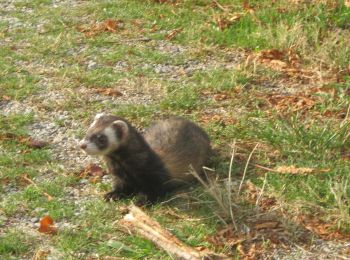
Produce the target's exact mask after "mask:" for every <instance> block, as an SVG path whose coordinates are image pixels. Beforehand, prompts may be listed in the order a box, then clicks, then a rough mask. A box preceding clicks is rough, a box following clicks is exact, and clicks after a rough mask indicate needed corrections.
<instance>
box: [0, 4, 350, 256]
mask: <svg viewBox="0 0 350 260" xmlns="http://www.w3.org/2000/svg"><path fill="white" fill-rule="evenodd" d="M218 2H219V3H220V6H218V5H215V4H214V3H213V1H207V0H196V1H187V0H184V1H166V3H162V4H161V3H158V1H153V0H152V1H151V0H149V1H144V2H142V3H140V2H139V1H126V0H122V1H118V3H116V2H115V1H109V0H104V1H93V2H82V3H79V4H78V5H75V4H69V3H68V2H67V3H65V2H63V3H60V4H57V5H56V6H53V5H52V3H51V1H16V2H15V4H14V8H13V9H1V8H0V9H1V11H0V14H2V15H3V16H4V17H6V19H4V20H3V21H2V22H0V41H3V42H5V43H6V44H2V45H1V46H0V60H2V62H1V64H0V77H1V79H2V80H1V83H0V109H4V111H7V110H8V109H9V108H10V109H9V110H10V112H6V113H4V116H2V117H0V148H1V149H0V183H1V185H0V194H1V195H0V227H1V228H0V230H1V231H0V255H1V257H2V258H4V259H8V258H13V257H14V258H26V257H32V256H33V255H34V254H36V253H38V252H40V250H46V248H50V251H51V254H53V255H57V256H58V257H61V258H68V259H79V258H89V257H95V256H96V255H98V257H102V258H103V257H109V256H117V257H125V258H132V259H138V258H161V259H167V258H170V257H169V256H168V255H167V254H166V253H164V252H162V251H160V250H158V249H157V248H156V247H155V246H154V245H153V244H152V243H150V242H149V241H146V240H144V239H142V238H139V237H137V236H130V235H128V234H125V233H123V232H121V231H120V230H119V228H118V225H117V224H116V221H117V220H118V219H119V218H120V217H121V213H120V211H119V208H122V207H123V206H125V205H127V204H128V203H130V200H125V201H118V202H116V203H112V204H106V203H104V202H103V201H102V200H101V197H102V194H103V193H104V192H106V191H107V190H109V189H110V187H109V186H110V185H109V183H102V182H100V181H97V182H93V181H89V180H87V183H85V182H82V179H81V178H80V177H79V174H78V173H79V171H80V170H81V169H80V167H83V166H84V165H77V166H76V169H75V170H71V169H68V168H67V167H65V164H64V162H61V161H57V160H55V159H53V154H52V153H53V152H54V150H53V149H52V148H53V147H52V146H49V147H46V148H44V149H35V148H33V147H30V146H28V144H27V143H26V142H25V139H26V138H28V137H29V135H30V132H29V130H28V127H29V126H30V125H32V124H33V123H35V122H40V121H41V120H49V121H50V122H53V123H55V124H56V125H57V126H58V127H59V128H60V129H62V128H64V129H66V130H67V131H66V132H65V133H66V135H67V138H68V137H69V138H71V137H74V138H80V137H82V135H83V132H84V129H85V128H86V126H87V124H88V123H89V121H90V119H91V117H93V116H94V114H96V113H97V112H100V111H110V112H112V113H116V114H118V115H120V116H123V117H125V118H127V119H128V120H130V121H131V122H132V123H133V124H135V125H136V126H137V127H139V128H141V129H143V128H145V127H147V126H148V125H149V124H150V123H151V121H152V120H153V119H155V118H159V117H166V116H168V115H182V116H185V117H187V118H190V119H192V120H194V121H196V122H198V123H199V124H200V125H201V126H203V127H204V128H205V130H206V131H207V132H208V133H209V135H210V137H211V138H212V142H213V145H214V147H215V148H216V150H217V151H218V157H216V158H214V161H215V163H214V164H215V168H216V170H217V173H218V175H219V176H220V178H221V179H227V177H228V171H229V170H228V169H229V165H230V156H231V154H230V153H231V147H230V144H231V143H232V142H235V143H236V155H235V157H234V160H233V168H232V179H233V181H234V182H235V181H238V182H239V181H240V180H241V179H242V175H243V172H244V168H245V164H246V162H247V160H248V156H249V154H250V153H251V152H252V149H253V147H255V145H256V144H259V146H258V148H257V149H256V151H255V152H254V153H253V155H252V159H251V162H250V164H249V165H248V168H247V171H246V176H245V181H246V180H248V179H249V180H250V181H252V182H253V183H254V185H256V186H257V187H259V188H262V187H263V186H264V190H263V193H264V195H266V196H271V197H274V198H276V200H277V201H278V203H279V204H278V205H279V207H281V208H283V210H284V212H288V213H289V214H290V215H291V216H293V215H296V214H299V213H300V214H305V215H307V214H311V215H315V216H317V217H318V218H319V219H321V220H322V221H325V222H326V223H329V224H330V225H331V227H332V229H333V230H338V231H339V232H348V230H349V227H350V218H349V207H350V205H349V203H350V202H349V201H350V190H349V188H348V182H349V172H350V164H349V159H348V153H349V149H350V140H349V129H350V127H349V101H350V99H349V89H350V77H349V73H348V69H349V66H350V64H349V59H348V57H349V55H350V47H349V46H350V43H349V39H350V38H349V35H350V24H349V18H350V8H348V7H345V6H344V5H343V4H335V5H331V4H327V3H326V4H322V3H308V1H305V3H299V4H293V3H291V1H267V0H264V1H249V6H245V5H243V4H242V1H236V0H223V1H218ZM301 2H302V1H301ZM232 17H238V18H237V19H233V20H230V18H232ZM106 19H120V20H121V21H122V22H123V28H122V29H120V30H118V31H117V32H116V33H111V32H110V31H108V30H107V31H98V32H96V34H95V35H93V36H90V37H89V36H86V35H85V34H84V33H83V32H81V29H79V28H86V29H91V28H93V26H94V25H96V24H100V23H103V21H105V20H106ZM219 21H221V23H224V24H225V23H226V25H225V26H226V28H223V27H222V29H220V26H221V25H220V22H219ZM176 29H181V30H180V31H179V32H178V33H177V34H175V35H173V36H174V37H173V38H172V39H171V40H169V35H171V33H173V32H174V31H173V30H176ZM167 37H168V39H167ZM274 49H276V50H279V51H280V52H281V53H282V56H283V57H272V58H271V59H269V58H267V59H265V60H263V61H262V60H261V55H262V53H263V52H262V51H265V52H266V51H269V50H274ZM259 55H260V56H259ZM271 60H272V61H271ZM276 60H277V61H278V62H279V63H276ZM194 61H195V62H197V63H193V62H194ZM295 61H296V62H297V65H294V63H293V62H295ZM274 62H275V63H274ZM281 62H284V64H285V66H286V67H283V66H282V67H278V66H277V65H279V64H281ZM93 63H95V65H94V64H93ZM91 64H93V65H91ZM191 64H195V65H191ZM276 64H277V65H276ZM157 66H166V67H167V68H168V71H165V72H159V71H158V72H157V70H156V69H155V68H157ZM189 66H190V67H191V66H194V67H195V68H196V69H194V70H193V71H191V70H187V69H188V67H189ZM196 66H197V67H196ZM103 88H116V89H121V90H122V92H123V93H122V94H123V95H122V96H120V97H115V96H108V95H103V94H93V93H92V92H91V93H90V92H89V91H92V90H94V89H103ZM84 91H85V92H84ZM53 92H58V93H61V94H62V96H63V97H64V99H63V101H61V100H60V99H56V98H53V99H52V100H51V99H49V98H47V97H49V96H50V95H51V94H52V93H53ZM92 95H96V97H97V99H96V100H95V101H91V100H90V99H89V98H90V97H91V96H92ZM134 97H136V98H135V99H134ZM146 99H147V100H149V101H147V102H146V101H144V100H146ZM134 100H135V101H134ZM15 102H20V104H21V105H22V106H24V107H26V106H28V107H35V108H36V109H35V110H33V111H34V112H32V113H31V114H28V113H24V112H21V111H23V110H18V109H16V108H15V106H14V108H13V107H12V110H14V111H12V110H11V104H13V103H15ZM63 111H64V113H66V114H67V115H68V120H66V119H62V118H59V117H57V115H58V114H60V113H61V112H63ZM72 122H74V123H75V124H73V123H72ZM51 137H52V138H54V137H55V133H53V134H52V136H51ZM69 142H72V141H71V139H67V145H68V144H69ZM82 164H83V163H82ZM254 164H257V165H261V166H264V167H267V168H270V169H272V171H266V170H262V169H261V168H257V167H254V166H253V165H254ZM291 165H293V166H296V167H299V168H300V167H308V168H312V169H315V171H314V173H313V174H308V175H297V174H279V173H276V172H275V171H273V169H275V168H276V167H278V166H291ZM265 176H266V177H265ZM26 178H29V179H30V180H32V181H33V182H34V183H35V184H33V183H30V182H29V183H28V181H26ZM213 185H214V184H213ZM217 188H218V189H219V191H218V192H219V193H218V194H221V195H220V196H221V199H223V200H225V203H227V201H229V200H228V197H226V198H222V197H225V196H224V195H222V194H226V196H230V195H227V194H231V195H232V196H233V197H232V199H233V200H232V201H233V202H234V203H235V204H237V205H238V209H236V208H234V210H236V211H237V212H239V214H241V215H239V214H238V213H237V212H235V214H234V216H235V217H234V220H235V221H236V222H237V223H238V224H244V223H245V221H247V219H248V218H247V216H251V214H253V212H255V210H257V207H256V206H255V204H254V203H253V204H252V203H251V201H250V200H249V199H247V197H249V190H248V191H246V190H244V191H242V192H241V193H240V194H239V195H237V193H235V192H237V190H236V189H237V187H236V186H233V189H234V191H227V189H226V188H225V187H224V184H223V183H222V182H219V183H218V186H217ZM72 190H73V191H74V192H76V193H77V194H75V193H74V192H73V193H69V192H71V191H72ZM44 193H48V194H49V195H50V196H52V197H53V198H54V199H53V200H51V201H48V199H47V196H45V194H44ZM72 194H75V195H72ZM214 195H215V194H214ZM212 196H213V193H210V192H209V194H208V192H207V191H206V189H205V188H203V187H200V186H199V185H198V186H196V187H194V189H193V190H190V191H188V193H187V196H182V197H180V198H177V199H174V200H172V201H171V202H168V203H165V204H159V205H155V206H154V207H151V208H149V209H147V212H148V213H149V214H150V215H151V216H152V217H154V218H156V219H157V220H158V221H160V222H161V223H162V224H163V225H164V226H166V227H168V228H169V229H171V231H172V232H173V233H174V234H176V235H177V236H178V237H179V238H180V239H181V240H183V241H184V242H185V243H187V244H188V245H191V246H193V247H201V246H202V247H208V248H211V249H212V250H216V251H218V252H224V253H226V254H231V255H232V256H236V257H238V256H239V255H241V254H242V253H240V252H239V250H238V249H237V248H229V247H228V246H227V245H226V246H225V245H224V246H222V247H220V246H217V247H216V246H215V245H213V244H212V243H209V242H208V237H211V236H213V235H214V234H216V232H217V230H218V229H220V228H221V227H222V219H223V216H224V215H225V214H223V212H222V208H221V209H220V205H217V202H218V199H216V202H215V199H213V198H212ZM225 205H227V204H225ZM45 214H49V215H50V216H52V217H53V219H54V220H55V222H56V223H57V225H58V226H59V232H58V234H57V235H55V236H50V235H44V234H41V233H39V232H37V231H36V229H37V227H36V226H33V225H32V224H30V219H31V218H35V217H38V218H40V217H42V216H43V215H45ZM249 214H250V215H249ZM218 215H219V216H218ZM229 219H230V218H228V219H225V220H226V221H227V222H229V221H230V220H229ZM21 221H22V222H21ZM288 221H292V220H288ZM64 224H66V226H64ZM28 229H29V230H31V232H28ZM18 241H20V242H21V243H18ZM29 242H30V243H29ZM266 248H268V246H267V247H266ZM266 250H267V249H266ZM241 256H242V255H241Z"/></svg>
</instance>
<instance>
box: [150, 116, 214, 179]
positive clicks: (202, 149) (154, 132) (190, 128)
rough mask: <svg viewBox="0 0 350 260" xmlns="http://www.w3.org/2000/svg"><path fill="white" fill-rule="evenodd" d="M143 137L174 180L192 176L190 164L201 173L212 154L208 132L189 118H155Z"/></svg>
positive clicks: (191, 177)
mask: <svg viewBox="0 0 350 260" xmlns="http://www.w3.org/2000/svg"><path fill="white" fill-rule="evenodd" d="M144 137H145V139H146V141H147V143H148V144H149V145H150V147H151V148H152V149H153V150H154V151H155V152H156V153H157V154H158V155H159V157H160V158H161V159H162V161H163V163H164V164H165V167H166V169H167V170H168V171H169V173H170V175H171V177H172V178H173V180H174V181H176V182H179V183H180V182H189V181H192V180H193V179H194V177H193V175H192V174H190V173H189V172H190V170H191V167H193V169H194V170H195V171H196V172H197V173H199V174H200V173H201V172H202V171H203V170H202V167H203V166H205V164H206V163H207V161H208V159H209V156H210V154H211V147H210V140H209V137H208V135H207V134H206V133H205V132H204V130H203V129H201V128H200V127H199V126H197V125H196V124H194V123H192V122H191V121H189V120H186V119H183V118H179V117H174V118H170V119H167V120H162V121H159V122H157V123H156V124H155V125H154V126H153V127H151V128H149V129H148V130H147V131H146V133H145V134H144Z"/></svg>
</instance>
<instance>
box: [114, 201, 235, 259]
mask: <svg viewBox="0 0 350 260" xmlns="http://www.w3.org/2000/svg"><path fill="white" fill-rule="evenodd" d="M119 224H120V226H121V227H123V228H125V229H126V230H128V231H129V232H131V233H134V234H137V235H140V236H142V237H144V238H146V239H148V240H150V241H152V242H153V243H154V244H155V245H156V246H158V247H159V248H161V249H163V250H164V251H166V252H167V253H169V254H170V255H171V256H172V257H174V259H185V260H197V259H215V260H216V259H220V260H221V259H230V258H228V257H227V256H224V255H219V254H215V253H213V252H210V251H198V250H196V249H194V248H192V247H189V246H187V245H185V244H184V243H183V242H181V241H180V240H179V239H178V238H177V237H175V236H174V235H173V234H171V233H170V232H169V231H167V230H166V229H164V228H162V226H161V225H160V224H159V223H158V222H157V221H155V220H153V219H151V218H150V217H149V216H148V215H146V214H145V213H144V212H143V211H142V210H141V209H140V208H139V207H136V206H135V205H131V206H130V207H129V213H127V214H126V215H125V216H124V218H123V219H122V220H120V221H119Z"/></svg>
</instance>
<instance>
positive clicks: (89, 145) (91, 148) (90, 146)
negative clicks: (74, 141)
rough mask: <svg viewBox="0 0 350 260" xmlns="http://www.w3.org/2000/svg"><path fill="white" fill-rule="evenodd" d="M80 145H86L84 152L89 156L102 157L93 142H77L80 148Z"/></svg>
mask: <svg viewBox="0 0 350 260" xmlns="http://www.w3.org/2000/svg"><path fill="white" fill-rule="evenodd" d="M82 145H86V148H85V149H84V151H85V152H86V153H87V154H89V155H102V154H101V152H102V151H101V150H100V149H98V147H97V146H96V144H94V143H93V142H90V141H89V140H85V139H83V140H81V141H80V142H79V146H80V147H81V146H82Z"/></svg>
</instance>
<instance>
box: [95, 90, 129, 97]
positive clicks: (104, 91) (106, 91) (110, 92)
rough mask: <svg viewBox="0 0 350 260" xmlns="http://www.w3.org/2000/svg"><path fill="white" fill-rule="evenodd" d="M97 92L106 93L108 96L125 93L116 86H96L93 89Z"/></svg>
mask: <svg viewBox="0 0 350 260" xmlns="http://www.w3.org/2000/svg"><path fill="white" fill-rule="evenodd" d="M93 91H94V92H95V93H98V94H101V95H106V96H115V97H117V96H122V95H123V93H121V92H120V91H119V90H117V89H115V88H96V89H94V90H93Z"/></svg>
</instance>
